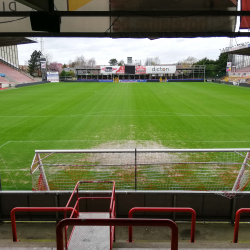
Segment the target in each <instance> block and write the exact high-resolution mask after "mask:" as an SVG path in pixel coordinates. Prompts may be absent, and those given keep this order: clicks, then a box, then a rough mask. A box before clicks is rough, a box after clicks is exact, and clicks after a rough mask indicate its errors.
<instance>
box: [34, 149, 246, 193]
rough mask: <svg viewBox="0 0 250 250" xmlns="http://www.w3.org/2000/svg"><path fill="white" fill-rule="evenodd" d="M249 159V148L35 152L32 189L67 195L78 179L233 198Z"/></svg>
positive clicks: (240, 187)
mask: <svg viewBox="0 0 250 250" xmlns="http://www.w3.org/2000/svg"><path fill="white" fill-rule="evenodd" d="M249 158H250V149H249V148H238V149H237V148H236V149H124V150H122V149H119V150H118V149H116V150H111V149H110V150H108V149H107V150H103V149H101V150H36V152H35V157H34V160H33V162H32V165H31V174H32V188H33V190H72V188H73V187H74V186H75V183H76V182H77V181H79V180H102V181H105V180H113V181H115V182H116V186H117V189H118V190H164V191H167V190H170V191H171V190H172V191H173V190H175V191H210V192H213V193H218V194H221V195H223V196H226V197H228V198H232V197H234V195H235V194H236V193H237V192H240V191H244V190H248V187H247V184H248V183H249V181H250V169H249V166H250V165H249ZM85 188H86V187H85ZM99 188H100V189H102V190H105V187H99ZM87 189H88V188H87ZM89 190H91V187H89ZM249 190H250V188H249Z"/></svg>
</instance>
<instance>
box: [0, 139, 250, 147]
mask: <svg viewBox="0 0 250 250" xmlns="http://www.w3.org/2000/svg"><path fill="white" fill-rule="evenodd" d="M72 141H73V142H83V141H105V142H109V141H108V140H98V139H93V140H43V141H40V140H38V141H8V142H6V143H5V144H3V145H2V146H0V148H1V147H3V146H5V145H6V144H8V143H32V142H72ZM116 141H117V142H123V141H127V140H111V142H116ZM139 141H142V142H143V141H148V140H139ZM161 141H168V142H215V143H217V142H219V143H224V142H236V143H242V142H243V143H244V142H247V143H249V142H250V141H182V140H161Z"/></svg>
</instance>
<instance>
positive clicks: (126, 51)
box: [18, 38, 250, 65]
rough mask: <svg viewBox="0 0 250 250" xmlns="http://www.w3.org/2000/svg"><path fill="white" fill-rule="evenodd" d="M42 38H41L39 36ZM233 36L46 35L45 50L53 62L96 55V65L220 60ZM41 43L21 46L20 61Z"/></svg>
mask: <svg viewBox="0 0 250 250" xmlns="http://www.w3.org/2000/svg"><path fill="white" fill-rule="evenodd" d="M38 40H40V39H38ZM229 41H230V39H229V38H188V39H186V38H185V39H183V38H178V39H177V38H164V39H163V38H161V39H156V40H149V39H128V38H127V39H112V38H44V50H45V53H50V54H51V55H52V58H53V59H52V61H54V62H58V63H63V64H64V63H65V64H68V62H69V60H74V59H75V58H76V57H77V56H81V55H83V56H84V57H85V58H86V59H90V58H91V57H94V58H95V59H96V64H98V65H108V61H109V60H110V59H111V58H116V59H117V60H118V61H119V60H121V59H123V60H124V61H126V58H127V57H128V56H132V57H133V60H142V63H143V60H145V59H146V58H147V57H157V56H158V57H159V58H160V61H161V63H176V62H178V61H181V60H183V59H185V58H187V57H188V56H193V57H195V58H197V59H201V58H204V57H208V58H209V59H217V58H218V57H219V55H220V49H222V48H224V47H228V46H229ZM236 41H237V43H242V42H250V39H249V38H237V39H236V40H235V39H234V44H236ZM40 48H41V46H40V43H37V44H28V45H19V46H18V51H19V64H20V65H24V64H25V62H26V61H28V60H29V58H30V55H31V54H32V52H33V51H34V50H40Z"/></svg>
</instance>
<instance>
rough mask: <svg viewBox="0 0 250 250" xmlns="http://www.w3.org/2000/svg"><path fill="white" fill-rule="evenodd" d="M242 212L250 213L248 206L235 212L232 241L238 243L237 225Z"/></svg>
mask: <svg viewBox="0 0 250 250" xmlns="http://www.w3.org/2000/svg"><path fill="white" fill-rule="evenodd" d="M242 213H250V208H241V209H239V210H238V211H237V212H236V215H235V225H234V240H233V243H238V236H239V226H240V215H241V214H242Z"/></svg>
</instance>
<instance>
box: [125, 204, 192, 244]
mask: <svg viewBox="0 0 250 250" xmlns="http://www.w3.org/2000/svg"><path fill="white" fill-rule="evenodd" d="M135 212H187V213H191V214H192V222H191V237H190V242H192V243H194V238H195V222H196V212H195V211H194V209H192V208H186V207H134V208H132V209H130V211H129V214H128V217H129V218H133V214H134V213H135ZM132 238H133V229H132V226H129V229H128V239H129V242H132V241H133V240H132Z"/></svg>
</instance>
